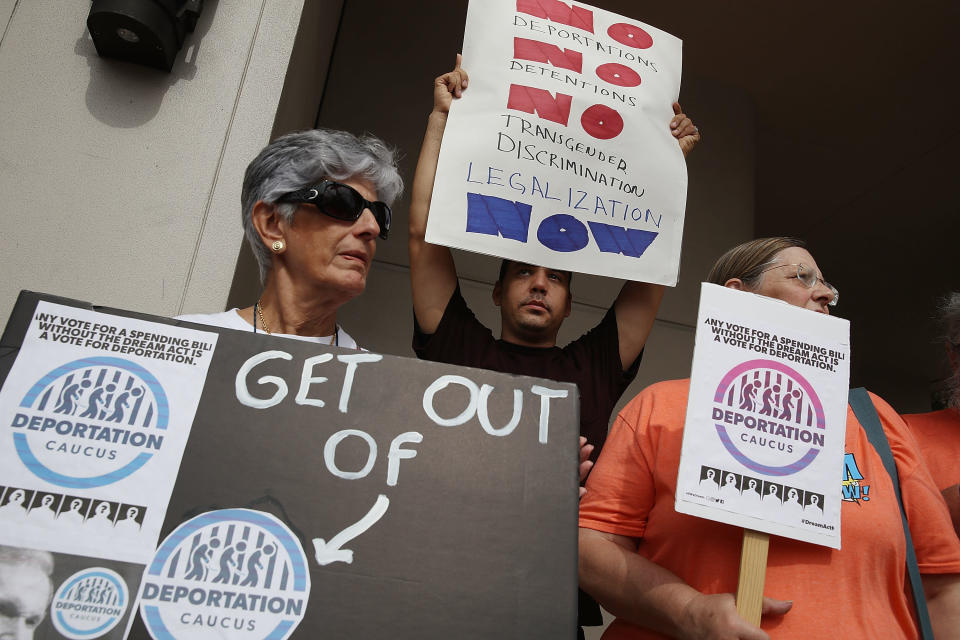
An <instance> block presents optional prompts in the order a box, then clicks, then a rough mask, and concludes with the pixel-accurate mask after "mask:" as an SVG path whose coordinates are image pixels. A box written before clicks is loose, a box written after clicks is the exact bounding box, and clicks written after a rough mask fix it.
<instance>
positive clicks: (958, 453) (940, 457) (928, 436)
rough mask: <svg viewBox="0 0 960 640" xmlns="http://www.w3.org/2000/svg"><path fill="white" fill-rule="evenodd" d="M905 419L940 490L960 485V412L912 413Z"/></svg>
mask: <svg viewBox="0 0 960 640" xmlns="http://www.w3.org/2000/svg"><path fill="white" fill-rule="evenodd" d="M903 419H904V421H905V422H906V423H907V426H909V427H910V430H911V431H913V435H914V437H915V438H916V439H917V442H918V443H919V445H920V453H922V454H923V459H924V460H926V462H927V466H928V467H929V468H930V475H931V476H933V481H934V482H936V483H937V488H938V489H940V490H941V491H943V490H944V489H946V488H947V487H952V486H953V485H955V484H960V411H957V410H956V409H942V410H940V411H932V412H930V413H911V414H907V415H905V416H903Z"/></svg>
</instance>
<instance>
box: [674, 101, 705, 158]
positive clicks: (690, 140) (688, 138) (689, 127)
mask: <svg viewBox="0 0 960 640" xmlns="http://www.w3.org/2000/svg"><path fill="white" fill-rule="evenodd" d="M673 113H674V116H673V118H672V119H671V120H670V132H671V133H672V135H673V137H674V138H676V139H677V142H679V143H680V151H683V156H684V157H687V155H688V154H689V153H690V152H691V151H693V148H694V147H695V146H697V143H698V142H700V129H698V128H697V127H696V126H694V124H693V120H691V119H690V118H689V116H687V114H685V113H684V112H683V108H682V107H681V106H680V103H679V102H674V103H673Z"/></svg>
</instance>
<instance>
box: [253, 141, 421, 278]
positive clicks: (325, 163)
mask: <svg viewBox="0 0 960 640" xmlns="http://www.w3.org/2000/svg"><path fill="white" fill-rule="evenodd" d="M351 178H363V179H365V180H368V181H369V182H370V183H371V184H372V185H373V186H374V188H375V189H376V191H377V198H378V199H379V200H381V201H383V202H385V203H387V205H390V206H392V205H393V201H394V200H395V199H396V198H397V197H399V195H400V194H401V192H403V180H402V179H401V178H400V172H399V171H398V170H397V159H396V151H395V150H394V149H391V148H390V147H388V146H387V145H386V144H385V143H384V142H383V141H382V140H380V139H379V138H377V137H375V136H372V135H369V134H364V135H363V136H361V137H359V138H358V137H357V136H355V135H353V134H352V133H347V132H346V131H334V130H332V129H308V130H305V131H295V132H293V133H288V134H286V135H283V136H280V137H279V138H277V139H276V140H274V141H273V142H271V143H270V144H268V145H267V146H266V147H264V148H263V150H262V151H261V152H260V153H259V154H258V155H257V157H256V158H254V159H253V162H251V163H250V164H249V165H247V171H246V174H244V177H243V192H242V194H241V205H242V208H243V210H242V215H243V232H244V234H245V235H246V236H247V241H248V242H249V243H250V248H251V249H253V255H254V256H255V257H256V259H257V264H258V265H259V267H260V280H261V282H262V281H263V280H264V278H266V275H267V272H268V271H269V270H270V265H271V262H270V251H269V249H268V248H267V247H266V246H265V245H264V244H263V241H262V240H261V239H260V235H259V234H258V233H257V230H256V228H255V227H254V226H253V207H254V205H255V204H257V202H259V201H261V200H262V201H264V202H266V203H269V204H273V203H275V202H276V201H277V199H278V198H280V197H281V196H283V195H285V194H287V193H290V192H291V191H297V190H299V189H304V188H307V187H310V186H313V185H315V184H317V183H318V182H320V181H321V180H323V179H330V180H350V179H351ZM296 210H297V205H295V204H279V205H277V211H278V212H279V213H280V215H282V216H283V217H284V218H285V219H286V220H287V221H288V222H289V221H291V220H292V219H293V214H294V212H295V211H296Z"/></svg>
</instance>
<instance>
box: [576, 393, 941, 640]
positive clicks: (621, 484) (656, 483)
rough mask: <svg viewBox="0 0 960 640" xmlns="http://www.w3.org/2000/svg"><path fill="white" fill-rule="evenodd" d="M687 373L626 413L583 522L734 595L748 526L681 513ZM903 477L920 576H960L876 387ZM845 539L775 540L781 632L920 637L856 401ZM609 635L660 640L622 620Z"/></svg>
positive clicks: (891, 516)
mask: <svg viewBox="0 0 960 640" xmlns="http://www.w3.org/2000/svg"><path fill="white" fill-rule="evenodd" d="M688 389H689V381H688V380H673V381H668V382H662V383H659V384H655V385H653V386H651V387H648V388H647V389H645V390H644V391H643V392H642V393H640V395H638V396H637V397H636V398H634V399H633V400H632V401H631V402H630V404H628V405H627V406H626V407H625V408H624V410H623V411H621V412H620V415H619V416H617V419H616V421H615V422H614V425H613V427H612V428H611V431H610V435H609V437H608V439H607V443H606V445H605V446H604V448H603V452H602V453H601V454H600V459H599V460H598V461H597V464H596V467H595V468H594V469H593V471H592V472H591V474H590V476H589V478H588V480H587V494H586V496H584V498H583V501H582V502H581V503H580V526H581V527H588V528H590V529H596V530H598V531H605V532H607V533H614V534H618V535H623V536H628V537H631V538H638V539H640V538H642V540H641V541H640V543H639V548H638V553H640V554H641V555H643V556H644V557H646V558H648V559H649V560H651V561H653V562H655V563H657V564H659V565H661V566H663V567H665V568H667V569H669V570H670V571H672V572H674V573H675V574H677V575H678V576H680V577H681V578H682V579H684V580H685V581H686V582H687V583H688V584H690V585H691V586H693V587H694V588H696V589H698V590H700V591H701V592H703V593H735V592H736V588H737V574H738V571H739V563H740V546H741V540H742V535H743V534H742V531H743V530H742V529H740V528H739V527H734V526H731V525H727V524H722V523H719V522H714V521H712V520H705V519H701V518H696V517H693V516H688V515H684V514H680V513H677V512H676V511H675V510H674V493H675V491H676V480H677V468H678V466H679V461H680V446H681V442H682V439H683V422H684V416H685V414H686V406H687V392H688ZM871 397H872V399H873V402H874V405H875V406H876V407H877V411H878V413H879V414H880V418H881V421H882V423H883V426H884V431H885V432H886V434H887V438H888V440H889V441H890V447H891V449H892V450H893V453H894V457H895V459H896V461H897V468H898V471H899V473H900V484H901V491H902V493H903V500H904V507H905V509H906V511H907V518H908V520H909V521H910V522H911V525H912V526H911V533H912V534H913V539H914V545H915V547H916V552H917V558H918V561H919V565H920V571H921V573H960V540H958V539H957V536H956V535H955V534H954V532H953V527H952V525H951V524H950V516H949V515H948V513H947V509H946V505H945V504H944V502H943V499H942V497H941V496H940V493H939V492H938V491H937V489H936V487H935V486H934V484H933V481H932V480H931V478H930V475H929V472H928V471H927V469H926V466H924V465H923V464H922V463H921V462H920V459H919V457H918V454H917V451H916V443H915V442H914V440H913V438H912V437H911V435H910V433H909V431H908V430H907V429H906V427H905V425H904V424H903V421H902V420H900V418H899V416H898V415H897V414H896V413H895V412H894V410H893V409H892V408H890V406H889V405H887V404H886V403H885V402H884V401H883V400H881V399H880V398H878V397H877V396H874V395H872V394H871ZM845 448H846V449H845V450H846V457H845V462H844V467H845V473H844V482H843V484H844V485H845V486H844V487H843V488H841V487H837V490H838V491H841V490H842V491H843V496H844V502H843V505H842V508H841V544H842V545H843V549H842V550H840V551H837V550H835V549H830V548H828V547H823V546H818V545H813V544H809V543H805V542H798V541H795V540H790V539H787V538H781V537H779V536H771V537H770V550H769V555H768V559H767V578H766V588H765V593H766V595H769V596H772V597H774V598H779V599H782V600H792V601H793V608H792V610H791V611H790V612H789V613H787V614H786V615H785V616H783V617H781V618H765V619H764V621H763V623H762V625H761V626H762V627H763V629H764V630H766V631H767V632H768V633H770V634H771V635H772V636H773V637H774V638H777V639H781V638H797V639H800V638H803V639H804V640H806V639H807V638H833V637H837V636H839V635H842V636H844V637H849V638H894V637H896V638H917V637H918V635H917V631H916V626H915V623H914V621H913V617H912V613H911V611H912V608H913V607H912V603H909V602H908V597H907V595H906V592H905V589H906V582H907V578H906V570H905V566H906V564H905V562H906V561H905V544H904V538H903V528H902V525H901V520H900V514H899V510H898V508H897V500H896V496H895V495H894V493H893V485H892V483H891V481H890V476H888V475H887V472H886V471H885V470H884V468H883V464H882V463H881V461H880V457H879V456H878V455H877V454H876V452H875V451H874V449H873V447H872V446H871V445H870V443H869V441H868V440H867V436H866V433H864V432H863V430H862V429H861V427H860V425H859V424H858V423H857V421H856V419H855V418H854V416H853V412H852V411H851V410H850V409H849V408H848V414H847V436H846V445H845ZM603 637H604V640H615V639H616V640H619V639H623V638H631V639H639V638H661V637H662V636H661V635H659V634H657V633H654V632H651V631H648V630H645V629H642V628H640V627H637V626H635V625H633V624H630V623H628V622H625V621H622V620H619V619H618V620H616V621H614V622H613V623H612V624H611V625H610V627H609V628H608V629H607V631H606V633H604V636H603Z"/></svg>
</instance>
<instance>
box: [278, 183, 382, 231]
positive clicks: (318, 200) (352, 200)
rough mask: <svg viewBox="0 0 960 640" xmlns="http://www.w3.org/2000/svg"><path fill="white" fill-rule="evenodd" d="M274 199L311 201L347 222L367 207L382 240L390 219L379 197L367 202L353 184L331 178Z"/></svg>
mask: <svg viewBox="0 0 960 640" xmlns="http://www.w3.org/2000/svg"><path fill="white" fill-rule="evenodd" d="M277 202H295V203H303V204H312V205H313V206H315V207H316V208H317V209H319V210H320V212H321V213H324V214H326V215H328V216H330V217H331V218H336V219H337V220H347V221H349V222H354V221H355V220H357V219H359V218H360V216H362V215H363V212H364V210H365V209H370V212H371V213H373V217H374V218H376V220H377V224H378V225H380V237H381V238H383V239H384V240H386V239H387V234H388V233H389V232H390V221H391V219H392V218H393V214H392V213H391V212H390V207H388V206H387V205H386V204H385V203H383V202H380V201H379V200H378V201H377V202H370V201H369V200H366V199H364V197H363V196H362V195H360V193H359V192H358V191H357V190H356V189H354V188H353V187H351V186H348V185H345V184H341V183H339V182H333V181H331V180H324V181H323V182H321V183H320V184H318V185H317V186H315V187H308V188H306V189H300V190H299V191H291V192H290V193H285V194H284V195H282V196H280V197H279V198H277Z"/></svg>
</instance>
